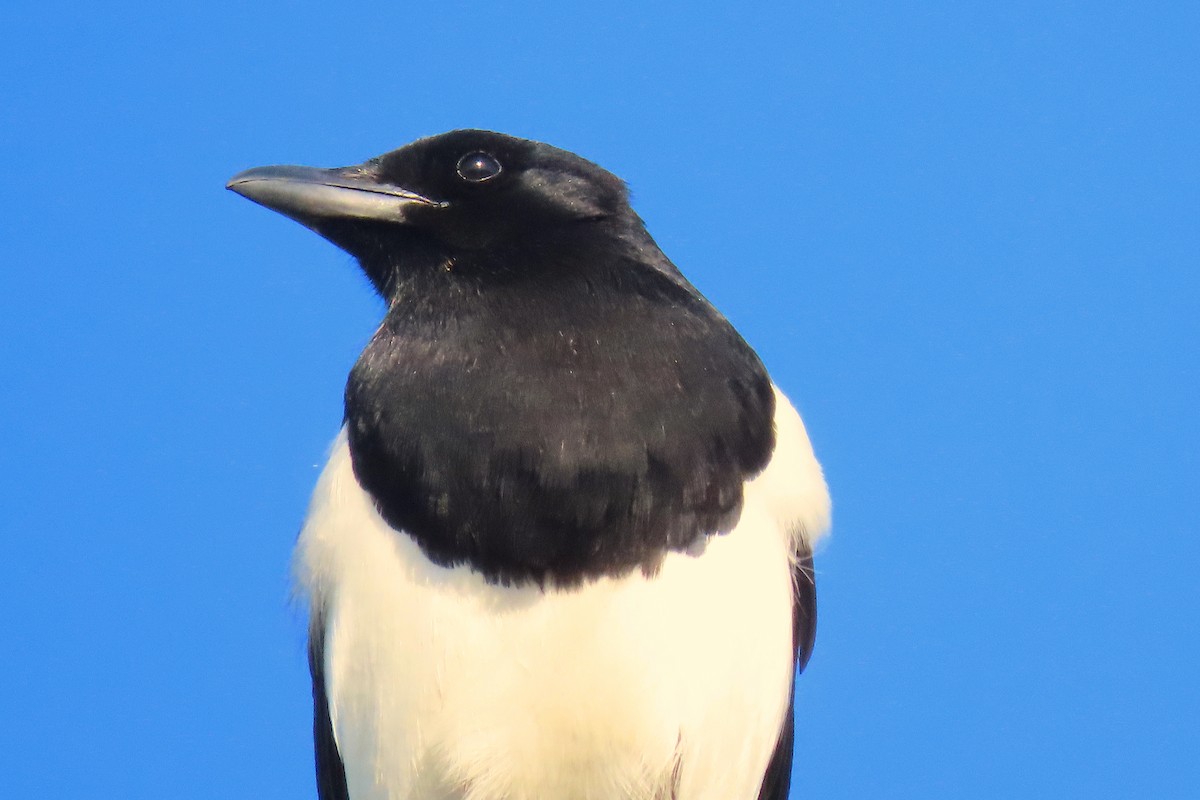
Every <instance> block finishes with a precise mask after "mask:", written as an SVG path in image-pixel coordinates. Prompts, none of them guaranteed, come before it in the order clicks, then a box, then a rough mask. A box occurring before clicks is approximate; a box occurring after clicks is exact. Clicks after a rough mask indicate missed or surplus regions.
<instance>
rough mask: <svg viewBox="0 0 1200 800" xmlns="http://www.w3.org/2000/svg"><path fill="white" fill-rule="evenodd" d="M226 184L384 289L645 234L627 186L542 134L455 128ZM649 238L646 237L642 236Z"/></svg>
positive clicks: (256, 171) (248, 175)
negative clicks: (350, 162)
mask: <svg viewBox="0 0 1200 800" xmlns="http://www.w3.org/2000/svg"><path fill="white" fill-rule="evenodd" d="M228 188H229V189H232V190H233V191H235V192H237V193H238V194H241V195H243V196H244V197H247V198H249V199H250V200H253V201H255V202H256V203H260V204H261V205H264V206H266V207H267V208H270V209H273V210H275V211H278V212H280V213H281V214H284V215H286V216H288V217H291V218H292V219H294V220H296V221H297V222H300V223H301V224H303V225H305V226H307V227H309V228H311V229H312V230H314V231H316V232H317V233H319V234H321V235H322V236H324V237H325V238H326V239H329V240H330V241H332V242H333V243H334V244H336V245H338V246H339V247H341V248H342V249H344V250H346V251H347V252H349V253H350V254H351V255H353V256H355V257H356V258H358V259H359V261H360V263H361V264H362V265H363V268H364V270H365V271H366V272H367V275H368V276H369V277H370V278H371V280H372V282H373V283H374V284H375V287H376V289H378V291H379V292H380V293H381V294H383V295H385V296H387V295H389V294H390V293H391V288H392V287H393V286H394V285H395V276H396V272H397V271H401V270H407V271H412V270H422V269H439V268H444V267H445V266H446V265H448V264H452V265H456V266H459V267H460V268H470V267H472V266H474V267H475V268H476V269H482V270H486V269H487V268H488V267H487V262H488V261H496V262H497V263H503V264H505V265H509V268H511V265H512V264H522V263H527V264H530V265H531V268H532V265H533V264H534V262H537V261H541V260H543V259H540V258H536V257H525V258H520V257H516V258H514V252H518V253H520V252H524V253H526V254H539V253H540V254H543V255H546V254H548V251H552V250H554V249H555V246H556V242H561V241H566V240H568V239H570V241H571V243H572V247H574V248H576V249H578V247H579V245H580V241H581V238H580V237H581V235H582V236H583V237H584V238H586V237H587V236H588V235H589V232H590V231H594V232H595V235H596V236H600V237H603V236H606V235H607V236H618V237H621V238H629V236H630V234H631V233H633V234H634V235H635V237H636V238H640V236H638V234H640V235H641V236H644V230H643V229H642V226H641V221H640V220H639V219H638V218H637V216H636V215H635V214H634V213H633V211H632V210H631V209H630V207H629V203H628V195H627V192H626V189H625V185H624V183H622V181H621V180H620V179H619V178H617V177H616V176H615V175H613V174H612V173H610V172H607V171H606V170H604V169H602V168H601V167H599V166H597V165H596V164H593V163H592V162H590V161H587V160H586V159H583V158H580V157H579V156H577V155H574V154H573V153H569V152H567V151H565V150H560V149H558V148H556V147H551V146H550V145H546V144H542V143H540V142H533V141H529V140H526V139H518V138H516V137H513V136H506V135H504V134H500V133H493V132H491V131H480V130H459V131H451V132H449V133H444V134H440V135H438V136H431V137H429V138H426V139H420V140H418V141H416V142H413V143H412V144H409V145H406V146H404V147H401V148H400V149H398V150H393V151H392V152H390V153H386V154H385V155H382V156H379V157H377V158H373V159H371V160H369V161H367V162H365V163H363V164H360V165H357V166H353V167H343V168H339V169H315V168H311V167H294V166H282V167H260V168H257V169H251V170H247V171H246V172H242V173H240V174H238V175H236V176H234V177H233V178H232V179H231V180H230V181H229V183H228ZM646 239H647V240H648V237H646Z"/></svg>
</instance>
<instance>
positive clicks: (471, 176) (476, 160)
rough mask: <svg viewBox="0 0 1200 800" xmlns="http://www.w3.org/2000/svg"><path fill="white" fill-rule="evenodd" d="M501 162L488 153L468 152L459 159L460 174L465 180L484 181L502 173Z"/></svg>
mask: <svg viewBox="0 0 1200 800" xmlns="http://www.w3.org/2000/svg"><path fill="white" fill-rule="evenodd" d="M500 170H501V167H500V162H499V161H497V160H496V159H495V158H493V157H492V156H489V155H488V154H487V153H482V152H478V151H477V152H474V153H467V154H466V155H465V156H463V157H462V158H460V159H459V160H458V175H459V177H460V178H462V179H463V180H464V181H470V182H471V183H483V182H484V181H490V180H491V179H492V178H494V177H496V176H497V175H499V174H500Z"/></svg>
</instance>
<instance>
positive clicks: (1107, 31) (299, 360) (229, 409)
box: [0, 0, 1200, 800]
mask: <svg viewBox="0 0 1200 800" xmlns="http://www.w3.org/2000/svg"><path fill="white" fill-rule="evenodd" d="M253 5H254V6H255V7H254V8H251V9H249V10H248V9H247V8H246V4H242V3H236V4H235V3H226V2H210V3H195V4H186V5H177V4H161V3H156V4H149V3H146V4H136V3H110V4H103V10H82V9H83V6H80V5H79V4H76V3H61V2H38V3H32V2H28V0H16V2H15V3H13V2H10V3H9V4H8V5H7V6H6V7H5V10H4V11H2V12H0V24H2V27H3V29H4V30H5V31H6V34H5V47H4V48H3V49H2V50H0V74H2V75H3V76H4V80H3V81H0V109H2V110H0V114H2V115H3V124H2V125H0V145H2V147H0V165H2V167H3V171H2V173H0V174H3V176H4V180H3V181H0V236H2V240H3V244H4V251H5V258H4V261H5V267H4V277H3V282H4V283H3V285H4V289H3V291H0V341H3V343H4V347H3V348H2V349H0V369H2V374H3V380H0V426H3V427H2V431H0V432H2V438H3V441H4V447H3V448H0V477H2V478H3V480H0V508H3V509H4V515H3V522H0V548H2V550H3V553H4V555H3V562H4V563H5V565H6V569H5V579H4V580H3V581H0V624H2V627H3V630H4V633H5V640H6V642H7V646H6V647H5V648H4V653H5V657H4V658H3V660H2V661H0V676H2V679H3V685H4V686H5V691H4V695H5V700H4V711H3V715H2V717H0V718H2V719H3V721H4V724H3V725H0V774H3V775H4V786H5V789H4V793H5V794H6V795H8V796H12V797H40V798H72V799H73V798H79V797H121V798H126V800H133V799H135V798H154V800H159V799H160V798H164V797H170V798H173V800H186V798H213V797H225V798H241V797H244V798H255V799H256V800H260V799H261V800H267V799H269V798H297V797H315V790H314V787H313V779H312V768H311V756H310V740H309V736H310V734H309V713H310V712H309V699H308V694H307V693H308V684H307V674H306V669H305V664H304V646H303V639H304V625H303V620H302V616H301V614H300V613H299V612H298V611H297V610H295V609H294V608H293V607H292V606H291V605H290V604H289V602H290V601H289V580H288V559H289V553H290V549H291V546H292V542H293V539H294V537H295V534H296V531H297V529H298V526H299V524H300V521H301V518H302V515H303V510H304V506H305V502H306V498H307V495H308V492H309V490H310V489H311V486H312V483H313V481H314V480H315V477H316V469H317V464H318V463H319V462H320V461H321V460H322V458H323V454H324V450H325V447H326V446H327V443H328V441H329V440H330V439H331V437H332V436H333V434H334V432H335V431H336V429H337V427H338V424H339V421H340V415H341V405H340V404H341V391H342V384H343V381H344V377H345V374H346V372H347V370H348V369H349V367H350V365H351V364H352V363H353V361H354V359H355V357H356V355H357V353H358V351H359V349H360V348H361V347H362V345H363V344H364V343H365V341H366V339H367V337H368V336H369V335H370V333H371V331H372V330H373V328H374V325H375V322H376V320H377V318H378V316H379V313H380V305H379V303H378V302H377V301H376V300H375V299H374V298H373V297H372V296H371V294H370V292H369V291H368V288H367V285H366V282H365V280H364V279H363V278H362V277H361V276H360V275H359V274H358V273H357V271H356V269H355V268H354V266H353V264H352V263H351V262H350V259H349V258H348V257H347V256H345V255H343V254H342V253H340V252H338V251H337V250H336V249H334V248H333V247H331V246H330V245H328V244H326V243H324V242H322V241H321V240H319V239H318V238H317V237H315V236H313V235H312V234H311V233H309V232H307V231H305V230H303V229H302V228H300V226H298V225H295V224H294V223H291V222H289V221H287V220H285V219H283V218H282V217H279V216H277V215H272V214H270V213H268V212H266V211H264V210H262V209H259V208H256V207H254V206H252V205H251V204H249V203H247V202H245V201H244V200H241V199H240V198H237V197H235V196H234V195H232V194H231V193H228V192H226V191H225V190H224V188H223V186H224V182H225V180H226V178H227V177H229V176H230V175H232V174H233V173H235V172H237V171H239V170H241V169H244V168H246V167H250V166H257V165H261V164H271V163H308V164H314V165H324V166H334V165H340V164H349V163H356V162H358V161H361V160H363V159H365V158H367V157H370V156H373V155H376V154H378V153H380V152H383V151H385V150H389V149H391V148H393V147H396V146H399V145H401V144H403V143H405V142H407V141H410V140H412V139H414V138H416V137H418V136H423V135H427V134H432V133H437V132H440V131H443V130H447V129H450V128H455V127H467V126H470V127H485V128H493V129H497V130H503V131H506V132H509V133H513V134H517V135H522V136H527V137H531V138H537V139H541V140H544V141H548V142H551V143H553V144H556V145H559V146H562V147H566V148H568V149H571V150H575V151H577V152H579V153H581V154H582V155H584V156H586V157H588V158H591V159H593V160H595V161H598V162H599V163H601V164H603V165H604V166H606V167H608V168H609V169H611V170H613V171H614V172H616V173H617V174H619V175H621V176H622V177H624V178H625V179H626V180H628V181H629V183H630V185H631V187H632V191H633V196H634V202H635V206H636V208H637V209H638V211H639V212H640V213H641V214H642V216H643V217H644V218H645V219H646V221H647V223H648V225H649V227H650V229H651V232H652V233H653V234H654V235H655V237H656V238H657V239H658V241H659V243H660V245H662V247H663V248H664V250H665V251H666V252H667V253H668V255H670V256H671V257H672V259H673V260H674V261H675V262H676V263H677V264H678V265H679V266H680V267H681V268H682V269H683V270H684V272H685V273H686V274H687V275H688V276H689V277H690V278H691V279H692V280H693V282H694V283H695V284H696V285H697V286H699V287H700V288H701V289H702V290H703V291H704V292H705V293H706V294H708V296H709V297H710V298H711V299H712V300H713V301H714V302H715V303H716V304H717V306H718V307H720V308H721V309H722V310H723V311H724V312H725V313H726V314H727V315H728V316H729V317H730V319H732V320H733V322H734V323H735V324H736V325H737V326H738V327H739V329H740V330H741V331H742V332H743V334H744V335H745V336H746V338H747V339H748V340H749V341H750V342H751V344H753V345H754V346H755V347H756V348H757V349H758V351H759V353H760V354H761V355H762V357H763V359H764V360H765V361H766V363H767V365H768V367H769V368H770V369H771V371H772V373H773V375H774V376H775V378H776V380H777V382H778V383H779V384H780V385H781V386H782V387H783V388H784V389H785V391H787V392H788V393H789V394H790V395H791V396H792V397H793V398H794V399H795V401H796V404H797V405H798V407H799V408H800V409H801V411H802V412H803V413H804V415H805V418H806V420H807V422H808V426H809V431H810V433H811V435H812V437H813V439H814V441H815V444H816V447H817V450H818V454H819V455H820V457H821V458H822V460H823V462H824V464H825V466H826V469H827V473H828V477H829V480H830V483H831V485H832V489H833V496H834V502H835V529H834V536H833V538H832V540H831V541H830V543H829V544H828V546H827V547H826V548H825V549H824V551H823V552H822V553H821V554H820V556H819V558H818V569H819V588H820V601H821V625H820V631H819V636H818V642H817V648H816V654H815V656H814V658H813V660H812V662H811V664H810V667H809V670H808V671H807V673H806V674H805V675H804V677H803V678H802V679H801V681H800V684H799V686H800V688H799V695H798V698H799V699H798V716H799V720H800V721H799V733H798V737H797V749H798V757H797V762H796V775H795V782H794V790H793V796H794V797H797V798H801V797H813V798H862V797H879V798H930V797H948V798H949V797H954V798H964V797H965V798H1011V797H1017V796H1021V797H1046V798H1064V797H1153V798H1176V797H1178V798H1184V797H1194V796H1195V792H1196V785H1197V782H1198V780H1200V767H1198V766H1197V760H1196V753H1197V752H1200V689H1198V688H1197V685H1198V682H1197V680H1196V674H1195V673H1196V663H1197V657H1198V656H1200V635H1198V633H1197V631H1198V629H1200V628H1198V623H1200V591H1197V585H1196V570H1197V565H1198V564H1200V537H1198V536H1197V524H1196V520H1197V512H1198V510H1200V509H1198V505H1200V504H1198V503H1197V493H1198V487H1200V480H1198V479H1200V469H1198V468H1197V449H1198V445H1200V436H1198V433H1200V431H1198V427H1200V426H1198V425H1197V407H1198V401H1200V372H1198V364H1197V361H1198V359H1197V343H1198V341H1200V324H1198V323H1197V318H1198V317H1200V314H1198V313H1197V311H1198V310H1200V278H1198V277H1197V272H1198V270H1200V158H1198V156H1197V153H1198V147H1197V142H1200V78H1198V77H1197V76H1198V75H1200V57H1198V55H1197V53H1198V51H1200V48H1198V47H1197V41H1200V6H1197V5H1196V4H1189V3H1146V4H1137V5H1136V7H1135V5H1134V4H1121V3H1091V4H1081V3H1049V4H1047V3H1032V2H1012V3H1005V4H991V5H994V6H995V7H992V8H986V7H984V4H968V3H951V2H940V3H938V2H929V3H894V4H881V3H861V2H844V3H836V4H806V5H797V4H783V3H778V4H776V3H747V4H743V5H736V4H720V5H712V6H709V5H705V4H686V5H685V4H678V5H675V4H644V3H629V2H614V3H606V4H588V6H587V7H571V6H569V5H566V4H556V3H542V4H535V3H509V4H499V3H495V4H480V5H470V4H462V3H437V4H435V3H421V4H401V3H387V4H381V3H368V4H364V5H360V6H357V7H355V8H349V7H345V6H340V5H339V6H337V7H334V4H329V7H324V6H321V5H318V4H307V3H304V4H284V3H275V2H266V3H262V4H253ZM98 8H99V7H98Z"/></svg>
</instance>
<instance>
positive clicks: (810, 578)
mask: <svg viewBox="0 0 1200 800" xmlns="http://www.w3.org/2000/svg"><path fill="white" fill-rule="evenodd" d="M792 584H793V589H792V591H793V592H794V594H793V596H792V647H793V649H794V651H795V659H796V670H797V671H803V670H804V665H805V664H807V663H808V658H809V656H811V655H812V651H813V642H814V641H816V638H817V583H816V574H815V573H814V572H813V560H812V552H811V551H804V552H802V553H801V554H800V557H799V558H798V559H797V560H796V569H795V571H794V573H793V575H792ZM794 697H795V687H794V686H793V687H792V692H791V694H790V695H789V696H788V710H787V716H786V717H784V720H783V730H781V731H780V732H779V743H778V744H776V745H775V754H774V755H772V756H771V763H770V764H768V765H767V772H766V774H765V775H763V782H762V788H761V789H760V790H759V792H758V800H787V796H788V789H789V788H790V787H791V783H792V748H793V746H794V741H793V739H794V729H795V720H794V716H793V713H792V706H793V704H794V703H793V701H794Z"/></svg>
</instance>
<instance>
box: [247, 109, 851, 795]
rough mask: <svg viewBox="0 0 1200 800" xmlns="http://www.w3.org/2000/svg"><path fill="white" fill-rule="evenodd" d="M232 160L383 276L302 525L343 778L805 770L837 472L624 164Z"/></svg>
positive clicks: (352, 788)
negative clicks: (820, 566)
mask: <svg viewBox="0 0 1200 800" xmlns="http://www.w3.org/2000/svg"><path fill="white" fill-rule="evenodd" d="M227 188H228V189H231V190H232V191H234V192H236V193H237V194H239V195H241V196H243V197H245V198H247V199H249V200H252V201H254V202H255V203H257V204H259V205H262V206H265V207H266V208H268V209H271V210H273V211H275V212H278V213H280V214H283V215H284V216H286V217H288V218H290V219H292V220H294V221H296V222H298V223H300V224H301V225H303V226H305V227H307V228H309V229H311V230H312V231H314V232H316V233H317V234H319V235H320V236H321V237H323V238H325V239H327V240H328V241H329V242H332V243H333V244H334V245H336V246H337V247H339V248H341V249H342V250H344V251H345V252H346V253H348V254H349V255H350V256H352V257H353V258H354V259H355V260H356V261H357V263H358V265H359V266H360V267H361V270H362V272H363V273H364V274H365V276H366V278H367V280H368V281H369V283H370V285H371V287H372V288H373V289H374V290H375V292H377V293H378V295H379V296H380V297H381V298H382V301H383V305H384V307H385V310H384V312H383V318H382V322H381V323H380V324H379V327H378V329H377V330H375V332H374V333H373V334H372V335H371V336H370V339H369V342H368V343H367V345H366V347H365V349H364V350H363V352H362V353H361V355H360V356H359V358H358V360H357V362H356V363H355V364H354V366H353V368H352V369H351V371H350V374H349V377H348V380H347V383H346V387H345V395H344V416H343V421H342V426H341V429H340V432H339V433H338V434H337V436H336V438H335V439H334V441H333V444H332V446H331V449H330V451H329V456H328V460H327V462H326V464H325V466H324V467H323V469H322V470H321V472H320V475H319V478H318V480H317V483H316V487H315V489H314V491H313V494H312V498H311V501H310V505H309V508H308V511H307V515H306V517H305V521H304V523H303V526H302V529H301V532H300V535H299V538H298V542H297V545H296V551H295V562H294V571H295V575H296V581H297V585H298V589H299V591H300V593H301V594H302V596H303V597H305V598H307V604H308V612H309V620H310V622H309V644H308V658H309V668H310V672H311V676H312V694H313V707H314V710H313V733H314V742H315V753H316V771H317V789H318V794H319V797H320V800H783V798H785V797H787V795H788V791H789V786H790V782H791V772H792V757H793V755H792V750H793V735H794V721H793V697H794V682H795V679H796V675H797V674H798V672H799V670H801V669H803V667H804V665H805V663H806V662H807V660H808V658H809V655H810V654H811V652H812V648H813V642H814V637H815V630H816V627H815V626H816V589H815V581H814V572H813V548H814V546H815V545H816V544H817V542H818V541H819V540H820V539H821V537H822V536H823V535H824V534H825V533H826V532H827V530H828V529H829V523H830V499H829V492H828V489H827V486H826V481H825V478H824V476H823V473H822V469H821V467H820V465H819V463H818V461H817V459H816V457H815V456H814V452H813V448H812V445H811V443H810V441H809V438H808V435H807V433H806V430H805V427H804V423H803V422H802V421H801V418H800V416H799V415H798V413H797V412H796V410H795V408H794V406H793V405H792V404H791V402H789V400H788V399H787V398H786V397H785V396H784V395H783V394H782V392H781V391H780V390H779V389H778V388H777V387H776V385H775V384H774V383H773V381H772V380H771V378H770V377H769V375H768V374H767V372H766V369H765V367H764V366H763V363H762V361H761V360H760V358H759V357H758V355H757V354H756V353H755V351H754V350H753V349H751V347H750V346H749V345H748V344H747V343H746V341H745V340H744V339H743V338H742V337H741V335H739V334H738V332H737V331H736V330H735V329H734V328H733V326H732V325H731V324H730V322H729V321H728V320H727V319H726V318H725V317H724V316H722V315H721V314H720V313H719V312H718V311H717V310H716V309H715V308H714V307H713V305H712V304H711V303H710V302H709V301H708V300H707V299H706V298H705V297H704V296H703V295H702V294H701V293H700V292H699V291H698V290H697V289H696V288H695V287H694V286H693V285H692V284H691V283H690V282H689V281H688V280H687V279H686V278H685V277H684V276H683V274H682V273H681V272H680V270H679V269H678V268H677V267H676V266H675V265H674V264H673V263H672V262H671V261H670V260H669V259H668V258H667V257H666V255H664V254H663V252H662V250H660V249H659V247H658V245H657V244H656V243H655V241H654V239H652V238H651V236H650V234H649V233H648V232H647V229H646V226H645V224H644V222H643V221H642V219H641V218H640V217H639V216H638V215H637V213H636V212H635V211H634V210H633V208H632V206H631V204H630V197H629V191H628V188H627V186H626V184H625V183H624V182H623V181H622V180H621V179H619V178H617V177H616V176H615V175H613V174H612V173H610V172H608V171H607V170H605V169H603V168H602V167H600V166H598V165H597V164H595V163H593V162H591V161H589V160H587V159H585V158H583V157H581V156H578V155H575V154H574V153H572V152H569V151H567V150H563V149H559V148H556V147H553V146H551V145H548V144H544V143H541V142H536V141H532V140H528V139H522V138H517V137H514V136H510V135H506V134H502V133H497V132H493V131H485V130H455V131H451V132H448V133H442V134H438V135H434V136H429V137H426V138H421V139H417V140H415V141H413V142H411V143H409V144H407V145H405V146H402V147H400V148H399V149H396V150H393V151H390V152H388V153H386V154H384V155H382V156H378V157H376V158H372V159H370V160H368V161H365V162H364V163H361V164H358V165H356V166H351V167H343V168H335V169H317V168H311V167H300V166H271V167H259V168H254V169H249V170H246V171H244V172H241V173H239V174H237V175H235V176H234V177H233V178H232V179H230V180H229V182H228V184H227ZM714 188H715V187H714ZM743 266H744V265H743V264H737V263H732V264H729V265H728V267H729V269H731V270H734V271H736V270H738V269H739V268H741V267H743Z"/></svg>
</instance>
